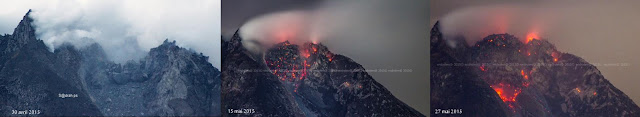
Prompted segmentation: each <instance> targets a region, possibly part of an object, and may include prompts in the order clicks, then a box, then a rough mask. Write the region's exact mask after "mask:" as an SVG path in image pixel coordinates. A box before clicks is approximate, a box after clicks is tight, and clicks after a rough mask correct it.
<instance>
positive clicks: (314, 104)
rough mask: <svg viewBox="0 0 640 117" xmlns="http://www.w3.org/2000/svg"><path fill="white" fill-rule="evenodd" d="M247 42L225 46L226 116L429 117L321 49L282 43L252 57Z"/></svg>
mask: <svg viewBox="0 0 640 117" xmlns="http://www.w3.org/2000/svg"><path fill="white" fill-rule="evenodd" d="M241 41H242V38H241V37H240V36H239V35H238V33H237V32H236V34H235V35H234V36H233V37H232V38H231V39H230V41H229V42H226V41H225V42H223V49H222V51H223V54H222V58H223V62H222V63H223V65H222V66H223V67H224V68H225V69H223V70H222V74H223V77H222V100H223V103H222V107H223V115H229V116H244V115H252V116H330V117H333V116H404V117H414V116H424V115H422V114H420V113H419V112H417V111H415V110H414V109H413V108H411V107H409V106H408V105H406V104H404V103H403V102H401V101H400V100H398V99H397V98H395V97H394V96H393V95H392V94H391V93H390V92H389V91H388V90H387V89H386V88H384V87H383V86H382V85H381V84H379V83H377V82H376V81H375V80H374V79H373V78H372V77H371V76H370V75H368V74H367V73H366V71H365V69H364V68H363V67H362V66H361V65H359V64H357V63H355V62H354V61H353V60H351V59H349V58H347V57H345V56H342V55H337V54H333V53H331V52H330V51H329V50H328V49H327V48H326V47H325V46H323V45H321V44H313V43H306V44H303V45H295V44H291V43H289V42H282V43H279V44H276V45H274V46H273V47H271V49H269V50H267V52H266V53H265V55H264V57H263V56H261V55H257V56H255V55H253V54H250V53H249V52H248V51H247V50H245V49H244V47H242V44H241ZM227 109H255V113H253V114H234V113H229V112H227V111H228V110H227Z"/></svg>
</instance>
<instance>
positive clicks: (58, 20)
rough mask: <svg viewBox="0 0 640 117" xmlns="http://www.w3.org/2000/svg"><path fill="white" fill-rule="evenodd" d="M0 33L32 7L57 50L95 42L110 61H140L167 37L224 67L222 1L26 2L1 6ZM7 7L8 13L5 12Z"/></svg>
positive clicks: (10, 28)
mask: <svg viewBox="0 0 640 117" xmlns="http://www.w3.org/2000/svg"><path fill="white" fill-rule="evenodd" d="M3 3H5V4H2V5H0V8H3V10H2V11H0V15H1V16H0V31H2V32H0V33H12V31H13V28H15V26H16V25H17V24H18V22H19V21H20V19H21V18H22V16H23V15H24V14H25V13H26V12H27V11H28V9H33V15H32V17H33V18H34V19H35V20H36V22H35V23H36V26H37V33H38V37H39V38H40V39H42V40H43V41H44V42H45V43H46V44H47V46H49V47H50V48H51V47H53V48H55V47H56V46H59V45H60V44H62V43H65V42H68V43H72V44H74V45H76V46H79V47H82V46H86V45H88V44H91V43H93V42H97V43H99V44H100V45H102V46H103V48H104V49H105V50H106V51H107V54H108V55H109V57H110V59H111V60H114V61H115V62H120V63H121V62H126V61H128V60H138V59H139V58H141V57H143V56H145V54H146V52H148V51H149V49H151V48H153V47H156V46H158V45H160V44H162V41H164V40H165V39H167V38H168V39H169V40H176V41H177V44H178V45H179V46H181V47H185V48H190V49H194V50H196V51H197V52H202V53H203V54H204V55H206V56H209V57H210V60H209V62H211V63H212V64H213V65H214V66H215V67H218V68H219V67H220V49H219V48H220V7H221V6H220V1H216V0H191V1H178V0H161V1H159V0H111V1H107V0H63V1H60V0H22V1H10V2H3ZM4 9H6V10H4Z"/></svg>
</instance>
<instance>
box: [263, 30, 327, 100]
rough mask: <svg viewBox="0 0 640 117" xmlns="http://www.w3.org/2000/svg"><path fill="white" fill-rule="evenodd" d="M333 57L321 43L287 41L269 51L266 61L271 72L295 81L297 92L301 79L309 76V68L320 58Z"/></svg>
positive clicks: (284, 78)
mask: <svg viewBox="0 0 640 117" xmlns="http://www.w3.org/2000/svg"><path fill="white" fill-rule="evenodd" d="M321 48H322V49H324V50H321ZM325 57H326V58H325ZM332 57H333V54H332V53H331V52H329V51H327V50H326V47H324V46H322V45H321V44H314V43H306V44H304V45H302V46H298V45H295V44H291V43H290V42H289V41H285V42H282V43H279V44H276V45H274V47H273V48H271V49H269V50H268V51H267V53H266V55H265V63H266V64H267V66H268V67H269V69H270V70H271V73H272V74H274V75H276V76H278V78H280V80H282V81H287V82H290V83H293V84H294V86H295V89H294V92H297V87H298V85H299V84H300V83H301V82H299V81H302V80H304V79H305V78H307V77H309V76H308V73H307V72H308V71H309V68H311V67H312V65H313V64H317V63H316V62H317V60H319V59H328V61H329V62H331V60H332Z"/></svg>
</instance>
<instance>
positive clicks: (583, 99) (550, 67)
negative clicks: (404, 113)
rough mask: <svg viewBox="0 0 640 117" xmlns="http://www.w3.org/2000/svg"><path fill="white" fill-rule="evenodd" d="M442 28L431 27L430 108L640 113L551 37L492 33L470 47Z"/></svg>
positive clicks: (474, 112) (478, 112)
mask: <svg viewBox="0 0 640 117" xmlns="http://www.w3.org/2000/svg"><path fill="white" fill-rule="evenodd" d="M439 28H440V27H439V25H438V23H436V25H435V26H434V27H433V29H432V30H431V70H432V71H431V107H432V109H463V113H462V115H465V116H536V117H538V116H615V117H622V116H625V117H626V116H634V117H637V116H640V108H639V107H638V106H637V105H636V104H635V103H634V102H633V101H632V100H631V99H630V98H629V97H628V96H627V95H625V94H624V93H623V92H621V91H620V90H618V89H617V88H615V87H614V86H613V85H612V84H611V83H609V81H608V80H606V79H605V78H604V76H602V75H601V74H600V71H599V70H598V69H597V68H596V67H595V66H593V65H591V64H589V63H588V62H586V61H585V60H583V59H582V58H580V57H577V56H575V55H572V54H568V53H562V52H559V51H557V50H556V49H555V46H553V45H552V44H551V43H549V42H548V41H545V40H539V39H528V40H526V42H524V43H523V42H521V41H520V40H518V39H517V38H516V37H514V36H512V35H509V34H494V35H489V36H488V37H485V38H484V39H483V40H481V41H479V42H477V43H476V44H475V45H473V46H471V47H469V46H467V45H466V42H464V39H463V38H451V39H445V37H443V35H442V33H441V32H440V31H439ZM447 41H451V42H454V43H451V42H447ZM456 63H462V64H456ZM431 115H432V116H437V115H436V114H435V112H434V113H431ZM440 115H442V114H440Z"/></svg>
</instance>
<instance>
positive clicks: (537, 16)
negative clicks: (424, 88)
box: [429, 0, 640, 104]
mask: <svg viewBox="0 0 640 117" xmlns="http://www.w3.org/2000/svg"><path fill="white" fill-rule="evenodd" d="M638 6H640V1H632V0H624V1H617V0H607V1H599V0H580V1H569V0H567V1H557V0H537V1H536V0H533V1H532V0H433V1H431V4H430V12H431V15H430V17H429V19H430V25H431V26H430V27H432V26H433V24H434V23H435V22H436V21H437V20H443V19H444V20H443V27H448V28H449V29H443V30H448V31H449V33H452V34H456V33H461V32H471V31H474V32H478V33H471V34H468V33H467V34H466V35H465V37H467V38H469V39H468V40H472V41H473V40H475V41H477V40H480V39H481V37H484V36H487V34H488V33H494V32H495V33H504V32H507V33H509V34H513V35H515V36H516V37H519V38H521V39H522V38H523V37H525V35H526V34H527V33H530V32H537V33H538V35H539V37H540V38H543V39H547V40H549V41H550V42H551V43H553V44H555V45H556V47H557V49H558V50H559V51H561V52H567V53H571V54H574V55H577V56H580V57H582V58H583V59H585V60H586V61H588V62H589V63H592V64H615V63H622V64H628V65H629V66H597V68H598V69H599V70H600V71H601V73H602V74H603V75H604V77H605V78H606V79H608V80H609V81H610V82H611V83H612V84H613V85H614V86H615V87H617V88H618V89H620V90H622V91H623V92H624V93H625V94H627V95H628V96H629V97H630V98H631V99H632V100H634V102H636V104H638V102H640V90H638V88H640V87H639V85H638V83H640V78H639V77H638V76H640V72H638V70H640V61H639V60H640V46H638V44H640V13H639V12H640V7H638ZM479 30H482V31H480V32H479Z"/></svg>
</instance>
